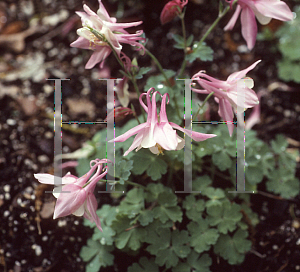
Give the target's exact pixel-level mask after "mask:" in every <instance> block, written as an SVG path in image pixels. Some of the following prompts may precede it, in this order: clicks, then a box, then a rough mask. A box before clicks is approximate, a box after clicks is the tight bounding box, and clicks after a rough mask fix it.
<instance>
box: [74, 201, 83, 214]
mask: <svg viewBox="0 0 300 272" xmlns="http://www.w3.org/2000/svg"><path fill="white" fill-rule="evenodd" d="M84 207H85V203H83V204H82V205H81V206H80V207H79V209H78V210H76V211H75V212H73V214H74V215H76V216H83V214H84Z"/></svg>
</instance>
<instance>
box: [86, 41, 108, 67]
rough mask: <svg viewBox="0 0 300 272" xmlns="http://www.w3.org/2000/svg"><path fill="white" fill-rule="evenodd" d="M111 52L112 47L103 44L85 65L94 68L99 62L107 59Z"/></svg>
mask: <svg viewBox="0 0 300 272" xmlns="http://www.w3.org/2000/svg"><path fill="white" fill-rule="evenodd" d="M110 53H111V49H110V48H109V47H108V46H103V47H102V48H101V50H99V51H95V52H94V53H93V55H92V56H91V57H90V59H89V61H88V62H87V64H86V65H85V69H92V68H93V67H94V66H95V65H96V64H97V63H98V62H102V61H103V60H105V59H106V58H107V56H108V55H109V54H110Z"/></svg>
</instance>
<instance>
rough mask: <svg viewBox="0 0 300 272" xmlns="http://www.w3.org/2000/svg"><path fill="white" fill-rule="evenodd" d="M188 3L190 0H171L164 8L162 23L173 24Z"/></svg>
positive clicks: (161, 15)
mask: <svg viewBox="0 0 300 272" xmlns="http://www.w3.org/2000/svg"><path fill="white" fill-rule="evenodd" d="M187 3H188V0H171V1H169V2H168V3H167V4H166V5H165V6H164V8H163V10H162V12H161V14H160V22H161V24H162V25H164V24H166V23H169V22H171V21H172V20H173V19H174V18H175V17H176V16H178V15H179V14H180V13H181V12H182V9H183V7H184V6H185V5H186V4H187Z"/></svg>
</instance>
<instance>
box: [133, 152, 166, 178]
mask: <svg viewBox="0 0 300 272" xmlns="http://www.w3.org/2000/svg"><path fill="white" fill-rule="evenodd" d="M132 159H133V169H132V172H133V173H134V174H136V175H141V174H143V173H144V172H145V171H146V173H147V175H148V176H150V177H151V179H152V180H158V179H160V178H161V176H162V175H163V174H165V173H167V168H168V165H167V163H166V162H165V161H164V160H162V159H161V158H160V157H158V156H157V155H154V154H152V153H151V152H150V151H149V150H145V149H142V150H139V151H138V152H137V153H136V154H135V155H134V156H133V157H132Z"/></svg>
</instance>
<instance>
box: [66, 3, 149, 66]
mask: <svg viewBox="0 0 300 272" xmlns="http://www.w3.org/2000/svg"><path fill="white" fill-rule="evenodd" d="M83 9H84V11H85V12H80V11H79V12H76V13H77V14H78V15H79V16H80V18H81V21H82V26H83V27H82V28H80V29H78V30H77V34H78V35H79V36H80V37H79V38H78V39H77V40H76V41H75V42H73V43H71V44H70V46H72V47H78V48H83V49H91V50H93V51H94V53H93V54H92V56H91V57H90V59H89V61H88V62H87V64H86V66H85V68H86V69H91V68H93V67H94V66H95V65H96V64H97V63H98V62H100V63H101V67H102V66H103V61H104V60H105V59H106V58H107V57H108V55H109V54H110V53H111V52H112V48H113V50H114V51H115V52H116V53H117V54H118V56H119V58H121V50H122V45H121V43H127V44H130V45H132V46H136V47H137V49H138V50H140V49H143V50H144V46H143V45H142V44H141V43H139V41H144V38H142V37H140V35H141V34H142V33H143V31H137V32H136V33H135V34H129V33H128V32H127V31H126V30H125V28H129V27H133V26H138V25H140V24H141V23H142V21H139V22H132V23H117V19H116V18H114V17H110V16H109V14H108V13H107V11H106V9H105V7H104V5H103V4H102V2H101V0H99V9H98V11H97V13H95V12H93V11H92V10H91V9H90V8H89V7H88V6H87V5H83ZM91 29H93V30H94V31H96V32H97V33H98V35H100V36H101V37H103V38H102V39H101V40H99V37H96V35H95V34H93V33H92V32H91Z"/></svg>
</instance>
